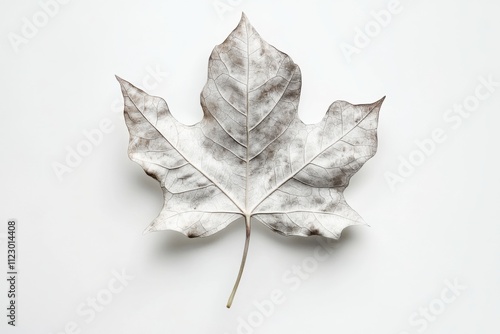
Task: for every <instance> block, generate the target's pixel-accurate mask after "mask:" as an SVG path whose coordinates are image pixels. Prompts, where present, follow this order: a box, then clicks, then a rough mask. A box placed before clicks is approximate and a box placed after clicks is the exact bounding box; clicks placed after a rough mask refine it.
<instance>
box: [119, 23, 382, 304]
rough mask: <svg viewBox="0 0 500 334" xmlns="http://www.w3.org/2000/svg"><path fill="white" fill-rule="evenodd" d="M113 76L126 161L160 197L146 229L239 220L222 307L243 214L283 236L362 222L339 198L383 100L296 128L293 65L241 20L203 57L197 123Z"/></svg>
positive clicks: (197, 229) (372, 136)
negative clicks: (121, 105)
mask: <svg viewBox="0 0 500 334" xmlns="http://www.w3.org/2000/svg"><path fill="white" fill-rule="evenodd" d="M118 80H119V82H120V84H121V87H122V92H123V96H124V101H125V121H126V123H127V126H128V129H129V132H130V142H129V156H130V158H131V159H132V160H133V161H135V162H137V163H138V164H140V165H141V166H142V167H143V168H144V170H145V172H146V173H147V174H148V175H150V176H151V177H153V178H155V179H156V180H158V182H159V183H160V185H161V188H162V190H163V194H164V198H165V201H164V206H163V209H162V211H161V212H160V214H159V215H158V217H157V218H156V219H155V220H154V221H153V222H152V223H151V225H150V226H149V227H148V228H147V230H146V232H147V231H159V230H175V231H178V232H181V233H183V234H185V235H186V236H188V237H191V238H193V237H206V236H209V235H211V234H214V233H216V232H218V231H220V230H222V229H223V228H225V227H226V226H228V225H229V224H230V223H232V222H233V221H235V220H236V219H238V218H240V217H243V218H245V225H246V233H247V238H246V242H245V248H244V253H243V259H242V264H241V267H240V272H239V274H238V278H237V281H236V284H235V287H234V289H233V293H232V294H231V297H230V299H229V302H228V307H230V305H231V303H232V299H233V297H234V293H235V291H236V289H237V287H238V284H239V280H240V278H241V274H242V271H243V267H244V263H245V260H246V255H247V251H248V243H249V237H250V227H251V221H252V218H254V220H256V221H259V222H261V223H263V224H265V225H266V226H268V227H269V228H271V229H272V230H273V231H276V232H278V233H281V234H284V235H298V236H309V235H321V236H324V237H328V238H334V239H337V238H339V236H340V233H341V231H342V230H343V229H344V228H345V227H347V226H350V225H357V224H364V222H363V220H362V218H361V217H360V216H359V215H358V214H357V213H356V212H355V211H354V210H353V209H351V207H350V206H349V205H348V204H347V203H346V201H345V199H344V196H343V192H344V189H345V188H346V187H347V185H348V184H349V179H350V178H351V176H352V175H353V174H354V173H356V172H357V171H358V170H359V169H360V168H361V166H362V165H363V164H364V163H365V162H366V161H367V160H368V159H370V158H371V157H372V156H373V155H374V154H375V152H376V148H377V121H378V114H379V110H380V106H381V104H382V101H383V99H381V100H380V101H378V102H375V103H373V104H361V105H352V104H350V103H348V102H345V101H337V102H334V103H333V104H332V105H331V106H330V107H329V109H328V111H327V113H326V115H325V116H324V118H323V120H322V121H321V122H319V123H318V124H311V125H308V124H304V123H303V122H302V121H301V120H300V119H299V118H298V114H297V107H298V104H299V97H300V89H301V74H300V69H299V67H298V66H297V65H296V64H295V63H294V62H293V61H292V59H291V58H290V57H289V56H288V55H286V54H285V53H283V52H280V51H278V50H277V49H276V48H274V47H273V46H271V45H269V44H268V43H267V42H265V41H264V40H263V39H262V38H261V37H260V36H259V34H258V33H257V32H256V31H255V29H254V28H253V27H252V26H251V25H250V23H249V22H248V19H247V18H246V16H245V15H244V14H243V15H242V18H241V21H240V23H239V24H238V26H237V27H236V29H235V30H234V31H233V32H232V33H231V34H230V35H229V36H228V38H227V39H226V40H225V41H224V42H223V43H222V44H220V45H218V46H216V47H215V48H214V50H213V51H212V54H211V56H210V59H209V64H208V80H207V83H206V85H205V87H204V88H203V91H202V93H201V106H202V108H203V113H204V117H203V119H202V120H201V121H200V122H199V123H198V124H195V125H192V126H187V125H184V124H181V123H179V122H178V121H177V120H176V119H175V118H174V117H173V116H172V114H171V113H170V111H169V108H168V106H167V104H166V102H165V101H164V100H163V99H161V98H159V97H154V96H150V95H148V94H146V93H145V92H143V91H142V90H140V89H138V88H136V87H134V86H133V85H131V84H130V83H128V82H127V81H125V80H122V79H120V78H118Z"/></svg>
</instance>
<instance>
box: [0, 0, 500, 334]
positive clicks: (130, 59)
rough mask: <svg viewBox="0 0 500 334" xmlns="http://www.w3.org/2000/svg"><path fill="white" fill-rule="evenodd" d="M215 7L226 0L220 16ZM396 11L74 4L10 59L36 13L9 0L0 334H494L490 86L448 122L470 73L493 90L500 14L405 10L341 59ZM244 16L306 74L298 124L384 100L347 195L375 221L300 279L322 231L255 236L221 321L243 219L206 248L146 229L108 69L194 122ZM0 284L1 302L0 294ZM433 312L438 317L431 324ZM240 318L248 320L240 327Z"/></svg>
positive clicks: (481, 8) (315, 5)
mask: <svg viewBox="0 0 500 334" xmlns="http://www.w3.org/2000/svg"><path fill="white" fill-rule="evenodd" d="M218 2H219V3H226V4H228V5H227V6H228V7H226V9H227V11H226V12H225V13H223V14H222V15H218V13H217V11H216V10H215V9H214V4H216V3H218ZM389 3H390V1H379V0H377V1H370V2H368V1H357V2H353V1H336V2H327V1H308V2H305V1H249V0H241V1H238V0H231V1H229V0H221V1H215V2H214V1H212V0H208V1H189V2H188V1H185V2H181V1H148V2H144V1H114V0H113V1H106V2H104V3H103V2H102V1H85V2H78V1H70V2H69V3H68V4H64V5H60V8H59V11H58V12H57V13H56V14H55V15H54V17H51V18H50V19H49V20H48V22H47V24H46V25H45V26H44V27H42V28H39V31H38V33H37V34H36V35H35V36H34V37H33V38H31V39H29V40H28V42H27V43H26V44H23V45H20V46H19V50H18V52H15V51H14V48H13V47H12V45H11V43H10V42H9V33H17V34H21V27H22V25H23V17H27V18H28V19H29V20H32V19H31V17H32V16H33V15H36V13H38V12H39V11H40V10H41V7H40V5H39V3H38V2H36V1H25V2H22V3H20V2H7V1H2V3H1V4H0V22H2V24H1V28H0V29H1V30H0V36H3V37H2V38H1V39H0V48H1V52H2V62H1V63H0V71H1V72H0V73H1V74H2V75H1V79H0V88H1V91H2V111H1V112H2V121H1V122H0V133H1V140H0V150H1V152H2V164H1V167H0V168H1V169H0V184H1V189H2V191H1V193H0V194H1V195H0V196H1V201H2V206H1V208H2V209H1V211H0V221H2V224H1V226H2V227H1V229H2V230H1V231H0V232H2V233H3V232H5V229H6V227H5V226H6V222H7V219H8V218H11V217H14V218H17V219H18V221H19V223H20V229H19V251H20V259H19V266H20V269H19V271H20V281H19V282H20V283H19V287H18V288H19V300H18V302H19V318H18V327H17V328H16V329H12V328H10V326H7V325H6V318H5V316H4V314H3V313H2V314H0V316H1V319H3V320H2V321H1V324H0V332H1V333H47V334H48V333H54V334H55V333H120V334H126V333H141V332H142V333H227V334H232V333H250V332H254V333H278V332H279V333H282V332H283V333H304V332H311V333H329V332H333V331H335V332H338V333H343V334H361V333H363V334H364V333H381V334H382V333H384V334H386V333H395V334H403V333H409V334H413V333H422V332H426V333H455V334H465V333H496V332H499V331H500V324H499V322H498V319H497V317H498V313H499V311H500V285H499V284H498V282H499V281H500V266H498V262H499V260H500V258H499V256H500V225H499V223H498V216H497V214H498V210H497V207H498V200H499V199H500V198H499V195H498V186H499V185H500V180H499V176H498V169H499V167H500V165H499V160H498V158H497V157H496V155H497V145H498V135H497V133H496V132H497V131H498V129H497V128H498V125H497V124H498V122H499V121H500V116H499V114H498V113H499V107H500V87H496V90H495V91H494V92H493V93H492V94H490V96H489V97H487V98H484V99H483V100H481V101H479V102H480V103H479V106H478V108H477V109H476V110H475V111H473V112H472V113H471V115H470V116H469V117H468V118H463V119H462V122H461V123H460V124H459V125H458V123H455V122H458V121H456V118H455V120H454V121H453V122H452V121H448V122H447V121H446V120H445V119H444V118H443V117H444V115H445V113H446V112H447V110H448V109H450V108H453V106H454V105H455V104H458V105H460V104H462V103H463V102H464V101H472V100H471V99H470V96H472V95H474V94H475V90H476V87H478V85H480V84H481V83H480V80H479V79H478V78H479V77H483V78H488V77H489V76H492V77H493V80H495V81H497V82H500V65H499V61H498V59H500V47H499V44H498V36H499V33H500V21H499V20H498V17H497V16H498V12H499V10H500V4H498V3H494V2H492V1H486V0H483V1H475V2H469V1H451V0H448V1H440V2H433V1H430V0H427V1H410V0H401V6H402V10H401V11H400V12H399V13H398V14H396V15H394V16H393V17H392V20H391V22H390V23H389V24H388V25H387V26H386V27H384V28H382V29H381V31H380V33H379V34H378V35H376V36H375V37H373V38H372V39H371V43H370V44H369V45H368V46H366V47H364V48H362V49H361V50H360V52H359V54H356V55H354V56H353V57H352V61H351V62H348V61H347V60H346V57H344V55H343V53H342V51H341V49H340V45H341V44H342V43H350V44H353V43H354V42H353V39H354V36H355V29H356V28H357V27H358V28H360V29H363V28H364V27H365V25H367V24H370V22H371V21H372V20H373V18H372V17H371V16H370V12H371V11H379V10H381V9H384V8H387V7H388V4H389ZM242 10H243V11H245V13H246V14H247V15H248V17H249V19H250V21H251V23H252V24H253V25H254V26H255V28H256V29H257V31H259V33H260V34H261V35H262V37H263V38H264V39H266V40H267V41H268V42H270V43H271V44H273V45H274V46H276V47H277V48H278V49H280V50H282V51H284V52H286V53H288V54H289V55H290V56H291V57H292V58H293V60H294V61H295V62H296V63H297V64H298V65H299V66H300V67H301V70H302V75H303V89H302V98H301V104H300V107H299V113H300V115H301V116H302V117H303V119H304V120H306V121H307V122H316V121H318V120H319V119H320V118H321V117H322V116H323V114H324V113H325V111H326V109H327V107H328V106H329V105H330V103H331V102H333V101H334V100H337V99H342V100H347V101H349V102H352V103H363V102H373V101H376V100H377V99H379V98H380V97H382V96H383V95H387V99H386V100H385V102H384V105H383V107H382V110H381V116H380V125H379V150H378V153H377V155H375V157H374V158H373V159H372V160H370V161H369V162H368V163H367V164H366V165H365V166H364V167H363V168H362V169H361V170H360V171H359V172H358V174H357V175H356V176H354V178H353V179H352V182H351V185H350V187H349V188H348V190H347V191H346V198H347V200H348V202H349V203H350V204H351V205H352V207H353V208H354V209H355V210H356V211H358V212H359V213H360V214H361V215H362V216H363V218H364V219H365V220H366V221H367V222H368V223H369V224H370V225H371V228H363V227H355V228H349V229H347V230H346V231H344V234H343V236H342V238H341V240H340V242H338V243H336V246H335V249H334V251H333V252H332V254H331V255H330V256H328V257H327V258H326V259H325V260H324V261H322V262H320V263H318V265H317V268H313V267H307V268H309V269H310V271H311V272H310V273H309V274H308V278H307V279H297V278H295V279H292V278H291V277H292V276H293V275H294V274H292V273H291V272H290V271H289V270H291V269H292V267H293V266H294V265H303V264H305V265H306V266H307V265H312V264H314V261H315V260H311V259H313V258H314V257H312V256H313V255H314V254H315V253H314V252H315V250H316V248H317V247H318V245H319V243H318V238H307V239H306V238H285V237H282V236H279V235H277V234H275V233H273V232H271V231H270V230H268V229H267V228H265V227H263V226H259V225H257V224H254V225H253V235H252V240H251V242H250V253H249V257H248V262H247V267H246V269H245V273H244V276H243V279H242V282H241V285H240V288H239V291H238V293H237V295H236V299H235V303H234V304H233V307H232V308H231V309H229V310H228V309H226V308H225V302H226V300H227V297H228V295H229V293H230V290H231V288H232V285H233V283H234V279H235V277H236V274H237V269H238V266H239V262H240V257H241V252H242V249H243V241H244V227H243V224H233V225H231V226H230V227H228V228H227V229H225V230H223V231H221V232H219V233H218V234H217V235H214V236H212V237H209V238H206V239H200V240H196V239H187V238H185V237H184V236H182V235H180V234H177V233H174V232H165V233H156V234H149V235H146V236H142V234H141V233H142V230H143V229H144V228H145V227H146V226H147V225H148V224H149V222H150V221H151V220H152V219H153V218H154V217H155V216H156V214H157V213H158V212H159V210H160V208H161V203H162V198H161V191H160V188H159V186H158V185H157V183H156V181H154V180H153V179H151V178H149V177H147V176H146V175H145V174H144V172H143V171H142V170H141V167H140V166H138V165H137V164H135V163H133V162H131V161H130V160H129V159H128V157H127V154H126V151H127V144H128V133H127V130H126V127H125V124H124V121H123V118H122V116H121V110H120V109H121V107H120V103H121V101H122V100H121V93H120V89H119V85H118V82H117V81H116V80H115V78H114V74H118V75H120V76H121V77H123V78H125V79H127V80H129V81H130V82H132V83H134V84H136V85H138V86H139V87H142V88H146V87H149V88H150V89H146V90H147V91H148V92H149V93H151V94H155V95H160V96H162V97H163V98H165V99H166V101H167V103H168V104H169V107H170V109H171V111H172V113H173V114H174V115H175V116H176V117H177V118H178V119H179V120H180V121H183V122H186V123H194V122H196V121H198V120H199V119H200V118H201V108H200V106H199V93H200V91H201V89H202V87H203V84H204V82H205V79H206V71H207V70H206V65H207V60H208V56H209V54H210V52H211V50H212V48H213V46H214V45H215V44H218V43H220V42H222V41H223V40H224V38H225V37H226V36H227V35H228V34H229V32H230V31H231V30H232V29H233V28H234V27H235V26H236V24H237V23H238V21H239V17H240V14H241V11H242ZM155 67H158V68H159V69H161V71H163V72H168V76H160V79H161V82H159V83H158V84H156V85H155V82H154V81H153V80H151V78H149V79H148V77H147V76H148V71H151V69H154V68H155ZM480 92H482V93H484V92H487V91H486V90H484V89H482V88H481V89H480ZM117 106H118V107H117ZM117 111H118V112H117ZM103 119H109V120H110V121H111V122H112V124H113V125H114V127H113V130H112V131H110V132H109V133H107V134H104V135H103V139H102V142H100V143H99V145H97V146H94V147H93V148H92V152H91V153H90V154H89V155H88V156H86V157H84V158H83V160H82V162H81V163H80V164H79V165H78V166H77V167H76V168H74V169H73V171H72V172H70V173H66V174H64V175H63V176H62V180H61V181H60V180H59V179H58V177H57V176H56V174H55V173H54V170H53V164H54V163H55V162H59V163H65V159H66V155H67V147H69V148H72V149H76V147H77V146H78V145H79V144H81V143H82V142H83V141H84V140H85V136H84V134H83V131H84V130H91V129H95V128H98V127H99V123H100V122H101V121H102V120H103ZM454 125H455V126H456V128H454V127H453V126H454ZM437 128H441V129H442V130H443V132H444V133H445V136H446V140H445V141H444V142H443V143H440V144H437V145H436V148H435V150H434V152H433V153H431V154H430V155H429V156H428V157H427V158H426V159H425V162H424V163H422V164H421V165H420V166H417V167H416V168H415V170H414V171H413V173H412V174H411V175H410V176H409V177H407V178H406V179H405V181H404V182H403V183H400V184H397V185H396V187H395V189H394V191H393V190H392V189H391V187H390V186H389V184H388V182H387V181H386V176H385V174H386V173H387V172H394V173H395V172H397V169H398V166H399V158H398V157H399V156H401V157H403V158H405V159H408V158H409V157H410V156H411V155H412V156H413V157H416V154H418V153H414V152H416V151H415V150H416V149H417V146H416V144H415V140H423V139H425V138H430V136H431V133H432V132H433V131H434V130H435V129H437ZM4 236H5V235H3V237H4ZM1 238H2V234H0V243H1V244H0V249H1V251H0V254H3V255H0V256H1V257H0V259H1V260H0V268H2V269H1V270H2V272H4V271H5V262H6V255H5V253H6V251H5V239H3V240H2V239H1ZM321 254H323V253H321ZM122 269H125V270H126V272H127V273H129V275H133V276H134V278H133V279H132V280H130V281H128V282H127V286H126V287H125V288H124V289H122V290H121V291H120V292H118V293H116V294H113V295H112V300H111V301H110V302H109V304H107V305H105V306H104V307H103V309H102V310H101V311H100V312H96V314H95V317H94V318H93V319H91V320H90V318H91V317H90V313H91V312H89V310H90V308H89V307H88V306H86V305H85V303H87V300H88V298H95V297H96V296H100V297H101V300H102V298H103V297H105V296H108V294H107V292H106V291H104V290H103V289H107V286H108V284H110V282H111V283H114V282H115V281H114V278H113V277H114V276H113V270H117V271H121V270H122ZM2 275H4V274H2ZM2 277H3V276H2ZM295 277H296V276H295ZM304 277H305V276H304ZM455 280H456V281H457V282H458V283H459V284H460V285H462V286H466V288H465V289H464V290H460V291H459V295H458V296H456V297H454V296H453V293H452V292H450V291H448V290H447V289H448V288H447V283H445V281H448V282H453V281H455ZM0 282H1V283H0V295H1V296H3V297H2V301H0V303H1V304H2V305H4V304H5V303H6V302H7V298H6V297H5V295H6V291H7V286H6V281H5V280H4V279H2V280H1V281H0ZM299 284H300V285H299ZM119 286H120V284H115V285H114V287H115V288H118V287H119ZM297 286H298V288H297V289H295V290H293V288H295V287H297ZM275 289H277V290H279V291H281V292H282V293H283V295H284V301H283V302H282V303H281V304H278V305H274V306H273V312H272V314H266V315H260V316H259V314H261V313H259V312H261V311H259V309H258V308H257V307H256V306H255V305H254V303H255V302H261V301H262V300H264V299H269V298H270V296H271V292H272V291H273V290H275ZM443 291H444V294H442V292H443ZM443 298H444V299H445V300H446V301H448V303H447V302H444V301H442V300H443ZM451 299H454V301H451ZM440 300H441V301H440ZM82 303H84V305H83V306H82ZM442 305H444V308H443V309H442V310H440V309H436V308H439V306H442ZM429 307H430V308H431V309H432V310H434V311H440V312H441V311H442V314H439V315H437V316H432V314H431V316H432V317H429V318H428V320H423V319H425V318H424V317H422V316H420V313H421V312H425V309H426V308H429ZM78 309H79V311H78ZM432 310H431V312H432ZM3 312H5V311H3ZM415 312H416V314H415ZM249 318H250V319H249ZM410 318H412V319H413V322H410V320H409V319H410ZM241 319H243V320H244V321H245V322H247V321H250V323H253V324H254V325H255V322H256V321H257V324H258V325H259V326H257V327H255V326H254V327H252V328H247V329H246V331H245V330H243V329H242V328H241V321H242V320H241ZM259 320H261V321H260V322H259ZM72 322H73V323H74V324H73V325H72ZM424 325H425V326H424ZM72 326H73V327H76V328H77V329H76V330H72V329H71V328H72ZM239 326H240V328H239ZM65 327H66V328H67V330H65ZM424 327H425V328H424Z"/></svg>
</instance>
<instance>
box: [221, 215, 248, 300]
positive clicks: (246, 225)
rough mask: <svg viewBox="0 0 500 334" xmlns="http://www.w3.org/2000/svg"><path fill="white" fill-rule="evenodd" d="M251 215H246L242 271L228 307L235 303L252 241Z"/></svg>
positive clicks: (239, 273)
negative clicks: (235, 296)
mask: <svg viewBox="0 0 500 334" xmlns="http://www.w3.org/2000/svg"><path fill="white" fill-rule="evenodd" d="M250 219H251V217H250V215H245V229H246V238H245V248H244V249H243V257H242V258H241V265H240V271H239V272H238V277H237V278H236V282H235V283H234V288H233V291H232V292H231V295H230V296H229V299H228V301H227V305H226V307H227V308H230V307H231V305H232V304H233V299H234V295H235V294H236V290H238V285H239V284H240V280H241V275H242V274H243V269H244V268H245V262H246V260H247V254H248V244H249V243H250Z"/></svg>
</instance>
